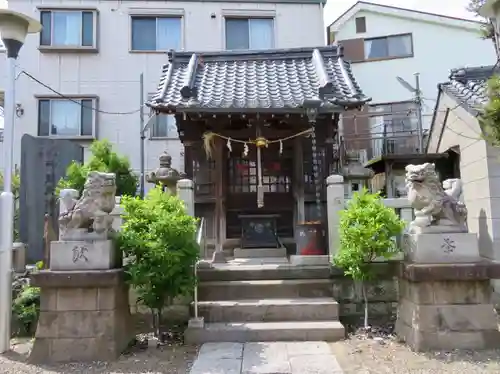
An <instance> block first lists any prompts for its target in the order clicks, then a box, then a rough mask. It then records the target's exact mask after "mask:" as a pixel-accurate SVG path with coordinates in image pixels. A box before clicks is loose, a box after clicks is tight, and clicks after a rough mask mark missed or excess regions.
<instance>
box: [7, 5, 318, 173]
mask: <svg viewBox="0 0 500 374" xmlns="http://www.w3.org/2000/svg"><path fill="white" fill-rule="evenodd" d="M325 2H326V0H267V1H266V0H246V1H243V2H242V1H235V0H227V1H196V0H191V1H175V0H174V1H160V0H149V1H139V0H137V1H122V0H100V1H97V0H79V1H68V0H10V1H9V2H8V6H9V8H10V9H12V10H15V11H19V12H22V13H25V14H28V15H30V16H32V17H34V18H37V19H40V21H41V22H42V24H43V27H44V28H43V31H42V33H41V34H40V35H31V36H29V37H28V39H27V41H26V45H25V46H24V47H23V49H22V50H21V53H20V58H19V68H20V71H21V70H25V71H26V72H28V73H29V74H31V75H32V76H33V77H35V78H36V79H38V80H39V81H40V82H41V83H43V84H45V85H46V86H47V87H45V86H44V85H43V84H41V83H40V82H36V81H34V80H33V79H31V78H29V77H28V76H27V75H25V74H21V75H20V76H19V78H18V79H17V86H16V88H17V98H16V103H17V104H18V108H19V110H18V117H17V119H16V124H15V129H16V130H15V139H16V142H15V144H16V145H19V146H18V147H16V148H15V150H14V162H15V163H16V164H18V163H19V162H20V159H19V158H20V139H21V137H22V135H23V134H26V133H27V134H31V135H38V136H46V137H57V138H64V139H72V140H75V141H78V142H79V143H81V144H82V145H83V146H85V147H87V146H88V145H89V144H90V142H91V141H92V140H93V139H103V138H106V139H109V140H110V141H111V142H113V143H114V144H115V145H116V148H117V150H118V151H119V152H120V153H122V154H125V155H127V156H128V157H129V158H130V160H131V163H132V167H133V168H134V169H135V170H137V171H139V168H140V152H139V150H140V136H139V133H140V119H139V118H140V115H139V108H140V106H141V99H140V96H141V89H140V84H139V80H140V74H141V73H143V74H144V97H145V98H147V96H148V94H149V93H152V92H155V91H156V88H157V84H158V79H159V77H160V73H161V68H162V65H163V64H165V63H166V62H167V55H166V52H167V51H168V50H171V49H174V50H177V51H221V50H226V49H229V50H234V49H238V50H242V49H268V48H291V47H298V46H301V47H316V46H322V45H324V44H325V29H324V23H323V6H324V3H325ZM297 25H300V27H297ZM5 70H6V69H5V57H4V56H2V55H0V90H1V89H2V87H5V73H4V72H5ZM54 91H56V92H54ZM58 93H59V94H62V95H64V97H61V95H59V94H58ZM75 101H76V102H75ZM148 115H149V111H147V112H146V111H145V117H146V118H147V117H148ZM164 150H167V151H168V152H169V153H170V154H171V156H172V158H173V164H174V167H176V168H178V169H184V165H183V163H184V157H183V148H182V146H181V143H180V142H179V140H178V133H177V128H176V124H175V119H174V118H172V117H167V116H162V117H161V118H159V119H158V121H154V123H153V126H152V127H151V130H150V131H149V132H148V133H147V140H146V145H145V151H146V155H145V156H146V171H148V170H152V169H154V168H156V167H157V166H158V155H159V154H160V153H161V152H162V151H164ZM0 164H1V160H0ZM0 166H1V165H0Z"/></svg>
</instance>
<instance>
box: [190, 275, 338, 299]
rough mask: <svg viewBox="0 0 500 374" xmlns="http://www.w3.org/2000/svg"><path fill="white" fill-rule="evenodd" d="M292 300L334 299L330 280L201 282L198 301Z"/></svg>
mask: <svg viewBox="0 0 500 374" xmlns="http://www.w3.org/2000/svg"><path fill="white" fill-rule="evenodd" d="M242 296H243V297H244V298H245V299H286V298H289V299H292V298H297V297H333V283H332V282H331V281H330V280H329V279H288V280H249V281H215V282H201V283H200V284H199V286H198V300H201V301H207V300H223V301H225V300H239V299H241V297H242Z"/></svg>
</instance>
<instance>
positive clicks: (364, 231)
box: [333, 189, 405, 328]
mask: <svg viewBox="0 0 500 374" xmlns="http://www.w3.org/2000/svg"><path fill="white" fill-rule="evenodd" d="M404 227H405V222H404V221H403V220H401V219H400V218H399V217H398V215H397V214H396V212H395V211H394V209H393V208H389V207H386V206H385V205H384V202H383V200H382V199H381V198H380V195H379V194H372V193H369V192H368V190H366V189H363V191H361V192H359V193H354V195H353V197H352V199H351V200H350V201H349V202H348V204H347V208H346V209H345V210H343V211H341V212H340V229H339V235H340V248H339V251H338V252H337V254H336V256H335V258H334V259H333V262H334V264H335V265H337V266H338V267H340V268H342V269H343V270H344V273H345V274H346V275H349V276H351V277H352V278H353V279H354V280H355V281H357V282H359V283H360V284H361V288H362V292H363V300H364V304H365V319H364V325H365V328H367V327H368V298H367V295H366V288H365V281H367V280H370V279H372V278H373V276H374V274H373V272H372V266H371V262H372V261H373V260H374V259H375V258H377V257H384V258H386V259H389V258H390V257H391V256H392V255H394V253H396V252H397V251H398V247H397V244H396V241H395V238H394V237H395V236H397V235H399V234H401V233H402V232H403V230H404Z"/></svg>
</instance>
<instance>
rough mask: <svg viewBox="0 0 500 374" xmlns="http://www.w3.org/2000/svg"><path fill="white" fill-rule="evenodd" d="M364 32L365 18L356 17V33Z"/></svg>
mask: <svg viewBox="0 0 500 374" xmlns="http://www.w3.org/2000/svg"><path fill="white" fill-rule="evenodd" d="M364 32H366V18H365V17H358V18H356V33H357V34H362V33H364Z"/></svg>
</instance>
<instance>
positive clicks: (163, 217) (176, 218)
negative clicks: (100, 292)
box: [117, 187, 199, 336]
mask: <svg viewBox="0 0 500 374" xmlns="http://www.w3.org/2000/svg"><path fill="white" fill-rule="evenodd" d="M122 206H123V208H124V212H125V213H124V218H125V219H124V224H123V226H122V230H121V231H120V232H119V233H118V236H117V244H118V247H119V249H121V250H123V254H124V256H125V258H127V261H126V264H125V265H124V268H125V272H126V274H127V282H128V283H129V285H130V286H132V287H133V288H134V289H135V291H136V292H137V296H138V301H139V302H140V303H142V304H143V305H145V306H146V307H148V308H149V309H151V311H152V313H153V327H154V328H155V332H156V334H157V336H159V334H160V331H159V329H160V321H161V318H162V315H161V314H162V310H163V308H164V307H165V306H168V305H170V304H171V303H172V301H173V300H174V299H175V298H176V297H178V296H185V295H190V294H191V292H192V291H193V289H194V286H195V284H196V279H195V276H194V273H193V265H194V263H195V262H196V260H197V259H198V255H199V246H198V245H197V243H196V238H195V235H196V218H193V217H191V216H189V215H188V214H187V213H186V210H185V207H184V204H183V202H182V201H181V200H180V199H179V198H178V197H177V196H172V195H170V194H169V193H164V192H162V190H161V187H156V188H154V189H152V190H150V191H149V193H148V194H147V196H146V197H145V198H144V199H141V198H139V197H135V198H134V197H125V198H123V199H122Z"/></svg>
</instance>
